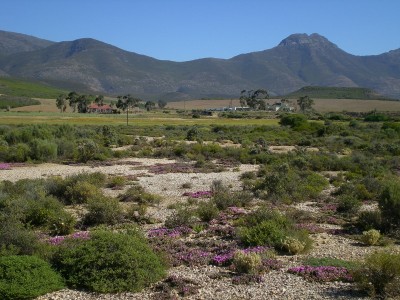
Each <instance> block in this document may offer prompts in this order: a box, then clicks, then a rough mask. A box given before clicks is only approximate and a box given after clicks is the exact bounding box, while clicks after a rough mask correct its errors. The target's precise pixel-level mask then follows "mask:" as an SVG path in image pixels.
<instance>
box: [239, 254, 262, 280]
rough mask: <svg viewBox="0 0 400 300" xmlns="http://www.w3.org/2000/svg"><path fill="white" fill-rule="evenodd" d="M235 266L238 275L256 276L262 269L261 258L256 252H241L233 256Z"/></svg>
mask: <svg viewBox="0 0 400 300" xmlns="http://www.w3.org/2000/svg"><path fill="white" fill-rule="evenodd" d="M233 265H234V266H235V271H236V272H238V273H246V274H256V273H258V271H259V268H260V267H261V256H260V255H259V254H257V253H254V252H249V253H245V252H243V251H240V250H239V251H236V252H235V254H234V256H233Z"/></svg>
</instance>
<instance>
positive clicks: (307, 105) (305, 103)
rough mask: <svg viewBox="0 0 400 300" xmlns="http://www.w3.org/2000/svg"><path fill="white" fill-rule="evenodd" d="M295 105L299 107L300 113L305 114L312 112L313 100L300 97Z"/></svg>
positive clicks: (307, 97)
mask: <svg viewBox="0 0 400 300" xmlns="http://www.w3.org/2000/svg"><path fill="white" fill-rule="evenodd" d="M297 104H298V105H299V108H300V111H301V112H303V113H304V112H306V111H309V110H312V106H313V105H314V100H313V99H311V98H310V97H309V96H307V95H306V96H301V97H300V98H299V99H297Z"/></svg>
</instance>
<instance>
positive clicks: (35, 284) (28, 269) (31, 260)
mask: <svg viewBox="0 0 400 300" xmlns="http://www.w3.org/2000/svg"><path fill="white" fill-rule="evenodd" d="M63 287H64V283H63V280H62V277H61V276H60V275H59V274H58V273H56V272H55V271H54V270H52V268H51V266H50V265H49V264H48V263H47V262H45V261H44V260H42V259H40V258H38V257H35V256H24V255H22V256H3V257H0V298H1V299H4V300H23V299H32V298H35V297H38V296H40V295H44V294H46V293H50V292H53V291H57V290H60V289H62V288H63Z"/></svg>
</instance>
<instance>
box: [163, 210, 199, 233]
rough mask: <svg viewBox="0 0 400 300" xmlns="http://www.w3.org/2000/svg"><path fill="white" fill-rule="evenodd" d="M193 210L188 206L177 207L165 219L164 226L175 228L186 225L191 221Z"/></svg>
mask: <svg viewBox="0 0 400 300" xmlns="http://www.w3.org/2000/svg"><path fill="white" fill-rule="evenodd" d="M194 215H195V212H194V211H193V210H192V209H190V208H189V207H185V206H184V207H182V206H180V207H177V208H176V209H175V211H174V212H173V213H172V214H171V215H170V216H168V217H167V219H166V220H165V227H167V228H175V227H179V226H187V225H189V224H191V223H192V221H193V218H194Z"/></svg>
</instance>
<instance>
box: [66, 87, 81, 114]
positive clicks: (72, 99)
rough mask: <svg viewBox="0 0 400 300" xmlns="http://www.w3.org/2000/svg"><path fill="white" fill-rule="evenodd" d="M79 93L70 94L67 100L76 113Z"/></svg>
mask: <svg viewBox="0 0 400 300" xmlns="http://www.w3.org/2000/svg"><path fill="white" fill-rule="evenodd" d="M78 97H79V95H78V93H77V92H70V93H69V94H68V96H67V100H68V101H69V106H70V107H72V111H73V112H75V111H76V106H77V104H78Z"/></svg>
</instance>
